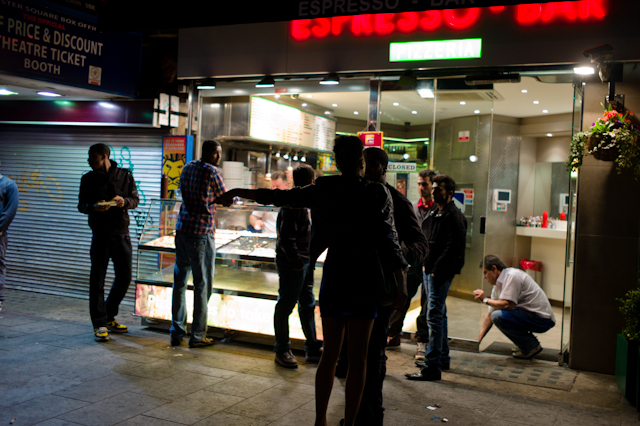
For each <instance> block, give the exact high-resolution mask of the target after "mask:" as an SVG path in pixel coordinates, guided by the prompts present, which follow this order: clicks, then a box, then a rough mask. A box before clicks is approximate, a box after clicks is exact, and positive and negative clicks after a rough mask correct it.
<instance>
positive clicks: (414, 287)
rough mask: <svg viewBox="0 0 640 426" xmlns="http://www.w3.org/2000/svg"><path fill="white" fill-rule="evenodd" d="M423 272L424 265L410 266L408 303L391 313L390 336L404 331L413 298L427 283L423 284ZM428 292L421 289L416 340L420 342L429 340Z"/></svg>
mask: <svg viewBox="0 0 640 426" xmlns="http://www.w3.org/2000/svg"><path fill="white" fill-rule="evenodd" d="M423 279H424V276H423V273H422V266H420V267H419V268H410V269H409V272H408V273H407V293H408V295H409V296H408V297H407V303H406V304H405V305H404V307H403V308H402V309H401V310H399V311H394V312H393V314H392V315H391V320H390V322H389V336H391V337H394V336H397V335H398V334H400V333H402V325H403V324H404V317H405V316H406V315H407V311H408V310H409V306H411V299H413V296H415V294H416V292H417V291H418V289H419V288H420V286H421V285H422V286H423V287H424V286H425V285H426V284H423ZM426 304H427V294H426V292H425V291H420V306H421V308H420V315H418V318H416V326H417V331H416V341H418V342H424V343H427V342H429V325H428V324H427V311H426V308H425V307H426Z"/></svg>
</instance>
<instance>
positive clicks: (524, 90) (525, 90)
mask: <svg viewBox="0 0 640 426" xmlns="http://www.w3.org/2000/svg"><path fill="white" fill-rule="evenodd" d="M520 93H529V91H528V90H527V89H522V90H521V91H520Z"/></svg>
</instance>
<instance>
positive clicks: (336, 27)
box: [331, 16, 351, 36]
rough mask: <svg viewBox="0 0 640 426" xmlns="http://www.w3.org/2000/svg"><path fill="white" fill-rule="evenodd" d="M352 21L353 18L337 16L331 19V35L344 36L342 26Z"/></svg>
mask: <svg viewBox="0 0 640 426" xmlns="http://www.w3.org/2000/svg"><path fill="white" fill-rule="evenodd" d="M349 20H351V16H336V17H335V18H331V34H333V35H334V36H337V35H340V34H342V24H344V23H345V22H347V21H349Z"/></svg>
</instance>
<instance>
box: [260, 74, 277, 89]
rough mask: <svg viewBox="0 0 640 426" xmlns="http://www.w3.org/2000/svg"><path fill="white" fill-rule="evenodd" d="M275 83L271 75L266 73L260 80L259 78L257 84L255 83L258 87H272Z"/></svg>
mask: <svg viewBox="0 0 640 426" xmlns="http://www.w3.org/2000/svg"><path fill="white" fill-rule="evenodd" d="M275 85H276V82H275V80H274V79H273V77H271V76H270V75H267V76H265V77H264V78H263V79H262V80H260V82H259V83H258V84H256V87H258V88H261V87H273V86H275Z"/></svg>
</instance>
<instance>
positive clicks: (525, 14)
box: [290, 0, 607, 41]
mask: <svg viewBox="0 0 640 426" xmlns="http://www.w3.org/2000/svg"><path fill="white" fill-rule="evenodd" d="M606 3H607V0H580V1H562V2H554V3H531V4H521V5H517V6H509V7H507V6H493V7H489V8H478V7H472V8H468V9H445V10H427V11H423V12H402V13H379V14H368V15H354V16H336V17H333V18H316V19H299V20H296V21H291V25H290V35H291V37H293V39H294V40H297V41H305V40H308V39H310V38H314V39H323V38H326V37H330V36H333V37H338V36H340V35H342V34H344V33H351V34H352V35H354V36H357V37H362V36H374V35H375V36H388V35H391V34H394V33H404V34H409V33H414V32H417V31H422V32H432V31H436V30H438V29H441V28H450V29H453V30H457V31H462V30H467V29H469V28H471V27H473V26H474V25H476V24H477V23H478V22H479V21H480V18H481V15H482V14H483V13H485V14H486V13H487V12H490V13H492V14H499V13H502V12H504V11H505V10H510V11H512V12H513V16H514V19H515V21H516V22H517V23H518V24H520V25H522V26H533V25H541V24H542V25H545V24H552V23H557V22H581V21H597V20H602V19H603V18H604V17H605V16H606V14H607V13H606V12H607V10H606V9H607V8H606Z"/></svg>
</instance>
